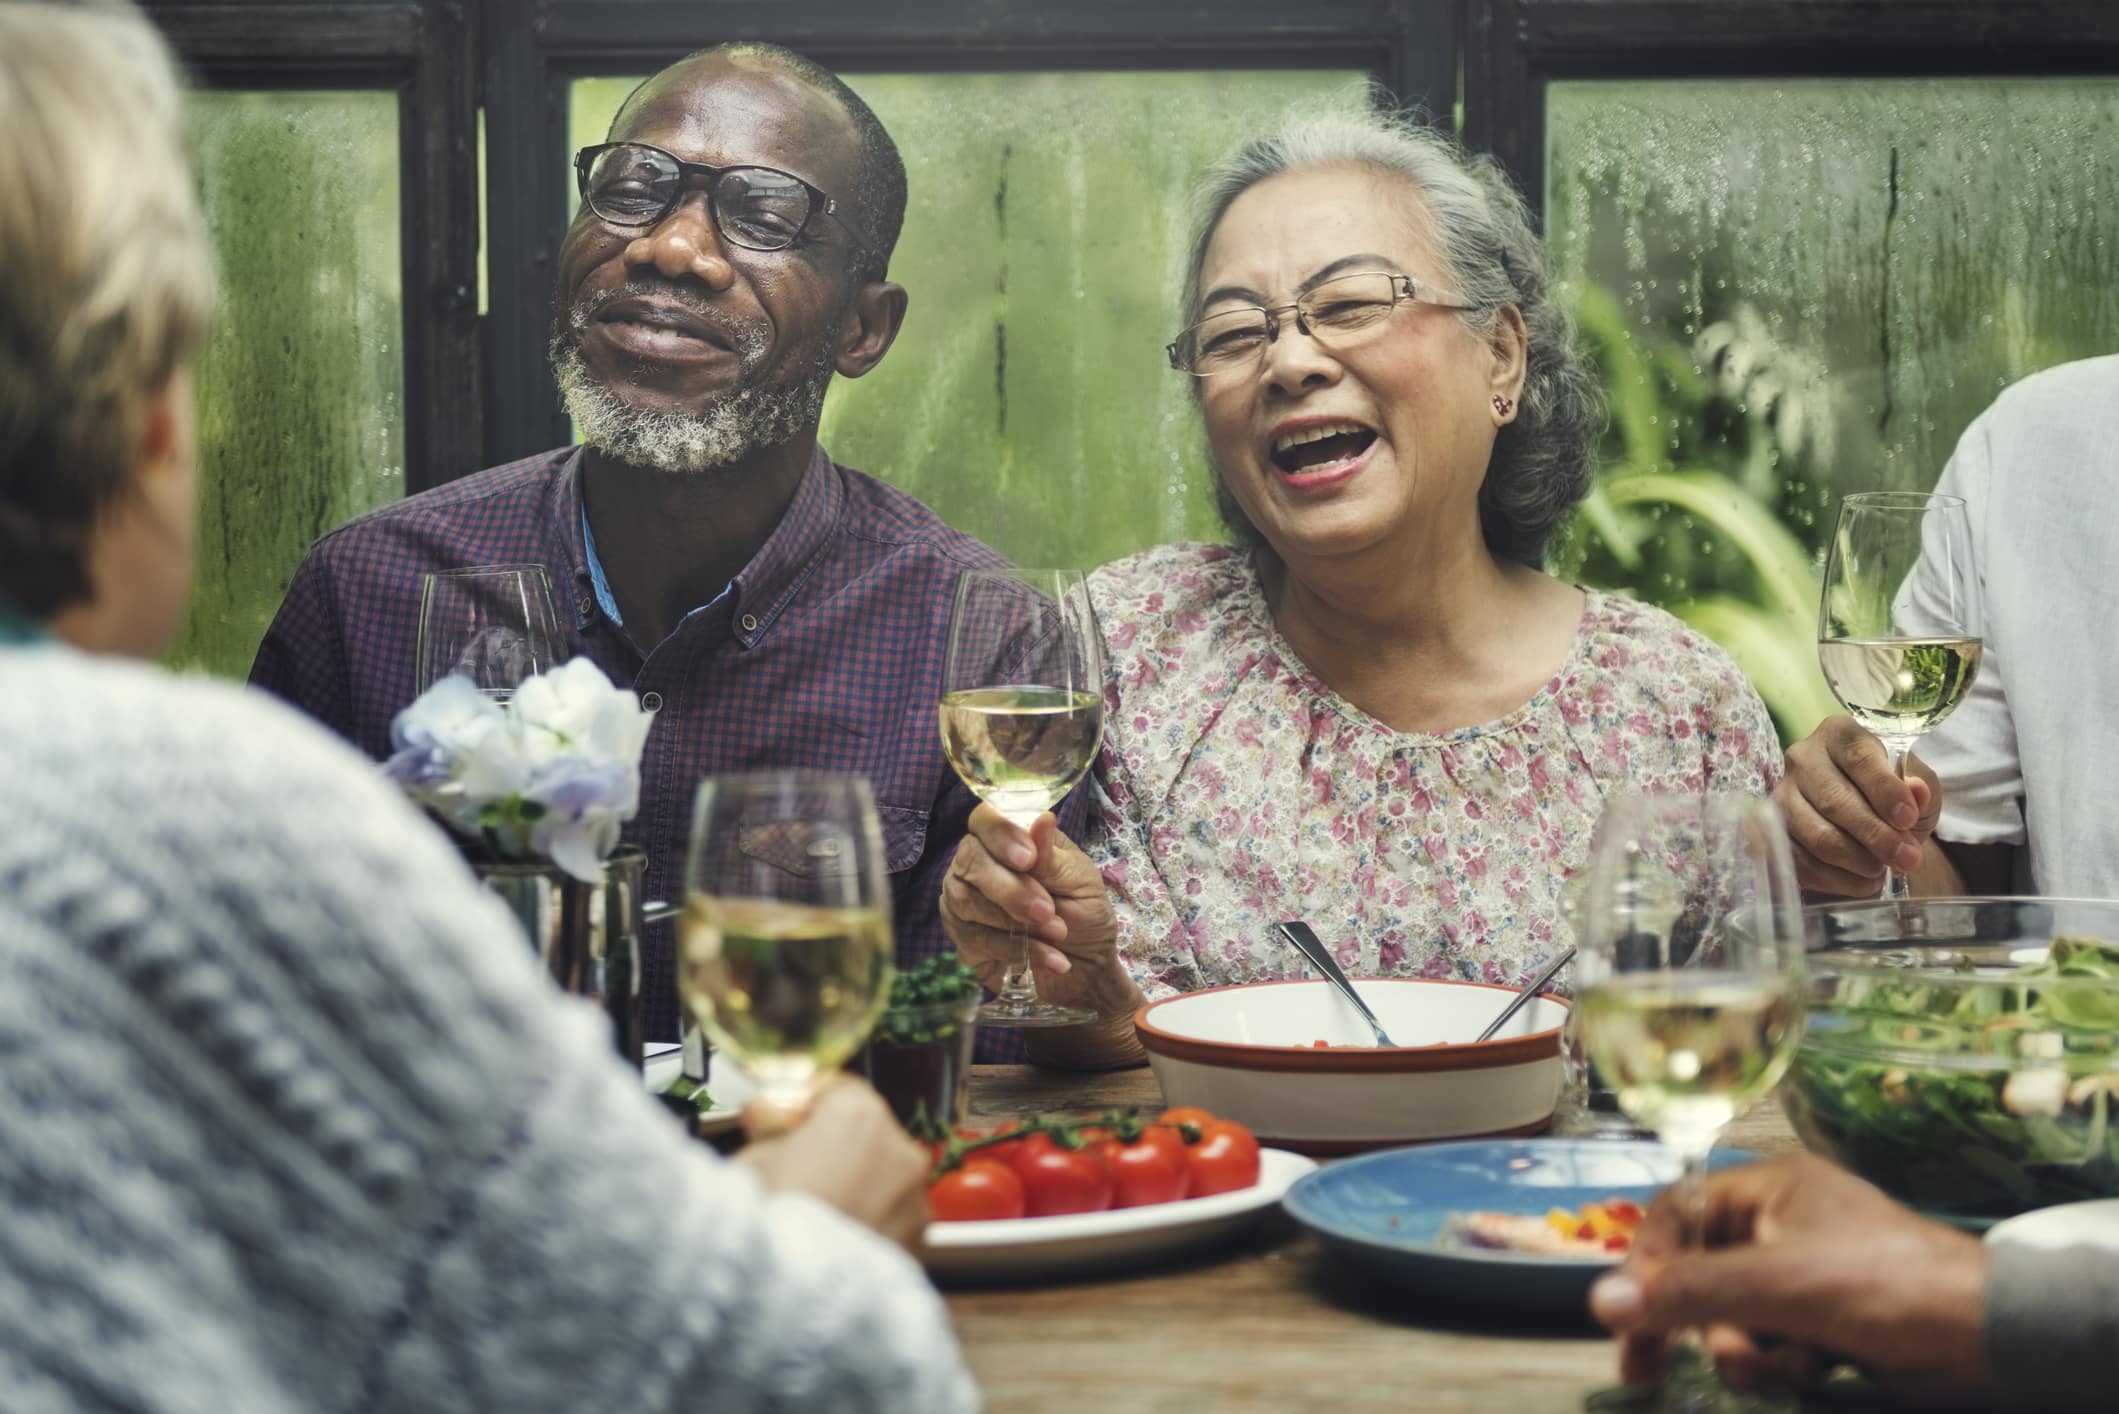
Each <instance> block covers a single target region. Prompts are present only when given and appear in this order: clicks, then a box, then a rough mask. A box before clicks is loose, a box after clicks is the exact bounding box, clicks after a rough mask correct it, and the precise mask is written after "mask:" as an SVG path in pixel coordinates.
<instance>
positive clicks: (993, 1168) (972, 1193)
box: [927, 1157, 1023, 1223]
mask: <svg viewBox="0 0 2119 1414" xmlns="http://www.w3.org/2000/svg"><path fill="white" fill-rule="evenodd" d="M927 1206H928V1208H929V1209H931V1210H932V1211H933V1213H934V1220H935V1221H936V1222H939V1223H961V1222H986V1221H990V1220H992V1219H995V1218H1019V1217H1021V1216H1022V1215H1023V1180H1022V1179H1021V1177H1019V1176H1018V1175H1017V1174H1016V1171H1015V1170H1014V1169H1012V1168H1010V1167H1008V1165H1006V1164H1000V1163H995V1162H994V1161H993V1160H991V1159H984V1158H977V1157H973V1158H969V1159H966V1160H965V1161H964V1162H963V1164H962V1165H961V1166H959V1167H957V1168H953V1169H951V1170H950V1171H949V1172H947V1173H945V1174H943V1175H942V1176H941V1177H940V1178H938V1179H936V1180H935V1181H934V1182H932V1183H930V1184H928V1185H927Z"/></svg>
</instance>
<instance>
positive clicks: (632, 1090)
mask: <svg viewBox="0 0 2119 1414" xmlns="http://www.w3.org/2000/svg"><path fill="white" fill-rule="evenodd" d="M182 119H183V115H182V111H181V98H180V90H179V86H178V83H177V80H176V77H175V75H174V72H173V67H172V65H171V62H170V59H169V56H168V53H167V51H166V49H165V47H164V45H163V43H162V41H161V40H160V38H159V37H158V36H157V35H156V33H155V32H154V30H153V29H152V28H151V27H150V26H149V25H148V24H147V23H146V22H145V21H144V20H143V19H141V18H140V17H139V15H138V14H136V13H135V12H134V11H133V10H132V9H131V8H130V7H129V6H124V5H119V4H109V3H105V4H53V3H37V4H25V3H11V2H10V0H0V271H4V274H0V809H4V810H5V827H4V828H0V1132H4V1133H5V1134H6V1142H5V1143H4V1144H0V1206H4V1209H5V1211H6V1213H7V1221H6V1222H5V1223H0V1409H7V1410H38V1411H68V1410H87V1409H99V1410H100V1409H111V1408H125V1409H134V1410H149V1411H198V1414H226V1412H227V1411H231V1410H246V1411H247V1410H260V1409H302V1410H349V1411H350V1410H371V1409H390V1410H435V1411H442V1410H449V1411H460V1410H466V1409H507V1410H509V1411H511V1414H524V1412H525V1411H533V1410H555V1411H556V1410H579V1409H590V1408H600V1407H607V1406H620V1405H622V1406H623V1407H625V1408H628V1409H640V1410H677V1409H692V1408H698V1409H706V1408H711V1409H714V1410H717V1411H735V1410H767V1409H832V1410H841V1409H845V1410H853V1409H904V1410H919V1411H928V1410H954V1409H967V1408H971V1407H974V1406H975V1405H976V1403H977V1396H976V1392H975V1390H974V1388H973V1386H972V1384H971V1381H970V1377H969V1375H968V1374H967V1373H966V1371H965V1369H964V1366H963V1363H962V1360H961V1357H960V1355H959V1352H958V1350H957V1347H956V1343H955V1341H954V1339H953V1337H952V1335H951V1333H950V1331H949V1327H948V1322H947V1317H946V1314H945V1313H944V1311H943V1308H942V1306H941V1303H940V1302H939V1301H938V1300H937V1299H936V1297H935V1294H934V1292H933V1290H932V1288H931V1287H930V1286H929V1285H928V1284H927V1282H926V1280H925V1278H924V1277H923V1275H922V1274H921V1272H920V1270H919V1268H918V1267H917V1266H916V1265H915V1264H914V1263H913V1261H912V1260H911V1259H910V1257H908V1255H907V1254H906V1252H905V1251H904V1250H902V1246H903V1245H906V1244H912V1243H916V1242H917V1240H918V1235H919V1233H920V1231H921V1228H922V1226H923V1224H924V1220H925V1205H924V1201H923V1198H922V1179H923V1177H924V1170H925V1162H924V1157H923V1156H922V1154H921V1153H920V1151H919V1150H918V1149H917V1147H916V1146H914V1145H913V1144H911V1143H910V1141H908V1140H906V1139H905V1138H904V1136H903V1135H902V1134H901V1133H899V1132H898V1131H897V1129H896V1128H895V1126H894V1125H893V1124H892V1122H891V1120H890V1118H889V1115H888V1113H887V1111H886V1110H885V1109H884V1108H883V1107H882V1105H881V1102H880V1101H879V1100H877V1098H876V1097H875V1095H874V1093H873V1092H872V1091H869V1090H867V1089H866V1088H865V1087H863V1086H859V1085H856V1084H853V1083H851V1082H848V1083H845V1084H842V1085H839V1086H836V1087H833V1088H832V1089H829V1090H827V1091H826V1092H825V1094H824V1095H823V1096H822V1097H821V1098H820V1099H819V1101H818V1102H817V1105H816V1107H815V1110H814V1112H813V1114H812V1115H811V1117H810V1119H809V1120H808V1122H807V1123H803V1124H800V1125H798V1126H797V1127H795V1128H793V1129H792V1130H790V1131H788V1132H785V1133H782V1134H779V1135H777V1136H776V1137H774V1138H771V1139H767V1140H764V1141H761V1142H760V1143H758V1144H755V1145H753V1146H752V1147H751V1148H750V1149H749V1150H746V1151H745V1154H744V1156H743V1160H739V1161H726V1160H722V1159H719V1158H717V1157H715V1156H714V1155H713V1154H711V1153H709V1152H707V1151H706V1150H705V1149H704V1148H702V1147H700V1146H698V1145H695V1144H693V1143H692V1142H691V1141H690V1140H688V1139H687V1138H685V1137H684V1135H683V1134H682V1133H681V1132H680V1131H679V1129H678V1128H677V1126H676V1125H675V1124H673V1123H672V1122H671V1121H670V1119H669V1118H668V1117H667V1116H666V1115H664V1114H663V1113H662V1112H660V1111H659V1110H658V1109H657V1108H656V1107H655V1104H654V1102H653V1101H652V1100H651V1098H650V1097H649V1096H648V1095H647V1093H646V1092H645V1090H644V1088H643V1087H642V1085H641V1083H640V1079H639V1076H638V1075H637V1074H635V1073H633V1072H632V1071H630V1070H628V1069H627V1068H626V1067H625V1066H623V1065H622V1064H621V1063H620V1062H619V1061H618V1060H617V1059H616V1057H614V1056H613V1055H611V1054H610V1051H609V1047H608V1044H607V1041H606V1039H605V1037H604V1035H603V1031H604V1027H603V1023H602V1022H601V1020H600V1018H599V1017H597V1016H596V1015H594V1014H593V1013H592V1012H591V1011H590V1010H589V1009H587V1008H582V1007H579V1006H578V1005H577V1004H574V1003H572V1002H569V1001H568V1000H567V999H565V998H563V997H562V996H560V995H559V994H558V993H557V992H556V991H554V990H553V989H552V988H551V987H550V986H549V984H548V983H547V982H546V981H545V980H544V978H543V977H542V975H541V974H540V973H539V971H538V969H537V968H536V966H535V963H534V961H533V959H532V957H531V955H530V951H529V949H528V947H527V945H526V944H524V942H523V941H522V939H521V937H520V935H519V933H517V932H515V930H514V925H513V923H512V922H511V920H510V918H509V916H508V914H507V913H506V911H505V910H504V909H503V908H502V907H501V906H500V905H499V903H498V902H497V901H495V900H493V899H491V898H490V897H488V896H487V895H486V894H485V893H484V891H483V890H482V889H481V888H480V887H479V886H478V884H477V882H476V881H475V880H474V879H473V878H472V877H471V875H470V873H469V872H468V870H467V869H466V868H465V867H464V865H463V864H462V862H461V861H460V860H459V859H458V858H457V857H456V856H455V854H454V852H453V851H452V850H451V849H450V848H449V847H448V845H447V844H446V842H445V841H444V840H443V839H442V838H441V837H440V836H439V835H438V834H437V833H436V832H435V831H434V829H433V828H432V827H431V826H430V825H428V824H427V823H426V822H425V821H424V820H423V819H422V818H421V817H420V816H419V815H418V814H417V813H416V812H415V811H414V810H412V809H411V807H410V806H409V805H407V804H406V803H405V801H404V800H403V799H401V798H400V797H399V795H398V794H397V793H396V792H395V791H393V790H392V789H391V788H389V787H388V786H387V785H386V784H385V783H384V782H383V781H382V780H381V779H379V778H378V776H377V775H376V773H375V771H374V769H373V767H372V766H370V765H369V764H368V763H366V762H365V761H363V760H362V759H361V758H359V757H358V756H356V755H355V754H354V753H353V752H352V751H351V749H350V748H348V747H346V746H344V745H343V744H341V743H338V742H336V741H335V740H333V739H331V738H329V737H328V736H326V735H325V734H324V732H323V731H322V730H321V729H319V728H317V727H315V726H313V725H311V724H309V723H308V722H307V721H305V720H304V719H302V718H301V717H299V716H298V715H297V714H295V713H294V712H293V711H291V710H290V709H287V708H284V707H281V706H279V705H277V704H276V703H273V702H271V701H269V700H267V699H266V698H264V697H262V696H257V695H253V694H251V693H248V692H246V691H243V690H240V689H237V688H235V687H233V686H228V685H223V684H217V683H211V682H207V681H203V680H196V679H179V678H176V677H173V676H171V675H169V674H167V673H165V672H162V671H160V670H158V669H155V668H153V667H150V666H148V665H146V664H144V663H141V662H137V661H131V660H134V659H140V658H147V657H151V656H153V655H154V654H157V653H159V652H161V651H163V650H164V649H165V648H166V647H167V645H168V643H169V642H170V640H171V638H172V636H173V635H174V633H175V631H176V628H177V626H178V624H179V622H180V620H181V618H182V614H183V606H184V601H185V596H186V593H187V590H188V587H189V583H190V578H191V574H192V565H193V538H194V533H195V524H194V522H195V510H194V494H195V490H196V486H195V483H196V480H197V471H196V465H195V450H196V442H195V436H194V428H193V422H192V416H193V415H192V409H191V383H190V366H191V363H192V360H193V358H194V356H195V355H196V353H197V351H198V349H199V346H200V342H201V340H202V338H203V337H204V333H205V329H206V325H207V321H208V316H209V311H210V307H211V302H212V276H211V270H210V260H209V255H208V251H207V245H206V236H205V229H204V224H203V222H202V220H201V217H200V213H199V210H198V207H197V204H196V201H195V199H194V197H193V194H192V178H191V174H190V171H189V168H188V166H187V164H186V162H185V160H184V156H183V153H182V152H181V150H180V148H179V146H178V144H177V140H176V138H175V136H174V135H175V134H177V133H179V132H181V131H182V127H183V121H182Z"/></svg>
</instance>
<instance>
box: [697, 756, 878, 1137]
mask: <svg viewBox="0 0 2119 1414" xmlns="http://www.w3.org/2000/svg"><path fill="white" fill-rule="evenodd" d="M684 887H685V903H684V915H683V918H682V920H681V922H680V925H679V927H680V930H681V937H680V941H679V944H678V952H677V988H678V992H679V993H680V995H681V996H682V997H683V999H684V1005H685V1008H686V1010H688V1011H689V1012H691V1014H692V1016H693V1017H694V1018H695V1019H696V1020H697V1021H698V1023H699V1026H700V1028H701V1029H702V1030H703V1031H704V1032H705V1033H706V1034H707V1036H708V1037H710V1038H711V1039H712V1040H713V1042H714V1044H715V1046H716V1047H717V1048H719V1050H720V1051H722V1052H723V1053H724V1054H726V1055H728V1056H730V1057H731V1058H733V1059H734V1060H735V1062H736V1064H737V1065H738V1066H740V1067H742V1069H743V1072H744V1074H746V1075H747V1076H749V1077H750V1079H751V1080H752V1082H753V1083H754V1084H755V1085H756V1086H757V1087H758V1093H759V1094H760V1095H761V1096H763V1097H764V1098H765V1099H767V1100H768V1101H771V1102H773V1103H774V1104H775V1105H777V1106H779V1107H780V1108H781V1109H782V1110H783V1111H787V1112H799V1111H800V1110H802V1109H804V1108H806V1107H807V1104H808V1102H809V1099H810V1097H811V1096H812V1095H813V1094H814V1093H815V1091H816V1089H817V1087H818V1086H819V1085H820V1084H822V1083H823V1081H824V1079H825V1078H826V1077H828V1076H829V1075H830V1074H831V1072H832V1071H833V1070H835V1069H837V1068H838V1067H839V1066H840V1065H842V1064H843V1063H844V1062H845V1061H846V1059H847V1058H848V1057H849V1056H851V1055H852V1054H853V1053H854V1052H855V1051H856V1050H858V1049H860V1046H861V1043H862V1042H863V1041H865V1040H866V1039H867V1038H868V1033H869V1031H870V1030H871V1029H873V1027H874V1026H875V1024H876V1019H877V1018H878V1017H879V1016H881V1015H882V1012H883V1007H884V1004H885V1003H886V1002H887V1001H888V1000H889V995H890V978H891V961H890V959H891V927H890V906H891V903H890V888H889V883H888V876H887V875H886V873H885V871H884V867H883V833H882V828H881V826H879V825H878V824H877V823H876V807H875V801H874V799H873V798H872V797H871V796H870V795H869V791H868V782H867V781H865V780H862V779H861V778H860V777H858V776H840V775H829V774H824V773H820V772H808V771H773V772H765V773H761V774H756V775H739V776H709V777H708V778H707V779H706V780H704V781H702V782H701V783H700V786H699V796H698V801H697V804H696V806H695V807H694V810H693V813H692V838H691V844H690V846H689V848H688V850H687V852H686V858H685V871H684Z"/></svg>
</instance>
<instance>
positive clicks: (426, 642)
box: [416, 565, 566, 702]
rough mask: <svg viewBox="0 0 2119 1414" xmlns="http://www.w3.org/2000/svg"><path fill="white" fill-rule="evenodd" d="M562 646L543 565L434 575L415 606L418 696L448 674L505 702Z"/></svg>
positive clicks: (555, 656) (485, 567) (551, 662)
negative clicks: (416, 608)
mask: <svg viewBox="0 0 2119 1414" xmlns="http://www.w3.org/2000/svg"><path fill="white" fill-rule="evenodd" d="M565 644H566V636H565V635H564V634H562V633H561V632H560V631H559V615H558V613H557V612H556V611H555V610H554V609H553V607H552V585H551V582H550V581H549V580H548V579H547V578H546V577H545V572H544V566H543V565H482V566H479V567H478V568H476V569H461V570H437V571H435V572H434V573H433V574H430V575H428V576H427V580H426V584H425V586H424V587H423V588H422V590H421V592H420V601H419V649H418V653H419V682H418V683H417V684H416V686H417V688H418V690H419V691H421V692H424V691H426V690H427V689H428V688H430V687H432V686H433V685H434V684H435V683H437V682H439V681H441V680H442V679H443V678H445V677H448V676H450V675H451V674H456V675H460V676H463V677H467V678H469V679H470V680H471V681H472V682H473V683H475V684H476V685H477V686H478V689H479V691H481V692H483V693H485V694H486V696H488V697H491V698H493V699H495V700H496V701H501V702H505V701H506V700H507V699H508V698H509V697H510V696H511V695H512V694H513V693H514V691H515V689H516V688H517V687H519V686H521V685H522V682H523V679H525V678H530V677H535V676H536V675H537V674H539V673H542V672H544V671H546V670H547V669H550V668H553V667H556V666H557V665H558V662H559V655H560V653H561V652H562V651H563V649H564V647H565Z"/></svg>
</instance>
